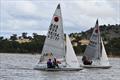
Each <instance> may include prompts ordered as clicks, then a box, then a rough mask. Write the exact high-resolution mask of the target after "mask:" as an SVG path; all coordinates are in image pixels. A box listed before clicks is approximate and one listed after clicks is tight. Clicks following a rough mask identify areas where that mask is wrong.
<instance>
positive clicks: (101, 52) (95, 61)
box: [81, 20, 111, 69]
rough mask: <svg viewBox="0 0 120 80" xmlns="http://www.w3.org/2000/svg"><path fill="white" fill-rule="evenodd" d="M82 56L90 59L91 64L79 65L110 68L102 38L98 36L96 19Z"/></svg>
mask: <svg viewBox="0 0 120 80" xmlns="http://www.w3.org/2000/svg"><path fill="white" fill-rule="evenodd" d="M84 56H85V57H87V59H89V60H90V61H92V64H91V65H84V64H83V65H81V67H84V68H105V69H106V68H110V67H111V66H110V64H109V61H108V57H107V54H106V51H105V47H104V44H103V40H102V38H101V36H100V29H99V25H98V20H97V21H96V25H95V28H94V30H93V33H92V35H91V38H90V43H89V45H88V46H87V48H86V50H85V52H84Z"/></svg>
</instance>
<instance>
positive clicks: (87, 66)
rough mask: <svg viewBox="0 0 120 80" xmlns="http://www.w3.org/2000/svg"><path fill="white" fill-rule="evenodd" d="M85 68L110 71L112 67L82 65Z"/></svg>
mask: <svg viewBox="0 0 120 80" xmlns="http://www.w3.org/2000/svg"><path fill="white" fill-rule="evenodd" d="M80 66H81V67H83V68H101V69H109V68H111V67H112V66H102V65H101V66H98V65H80Z"/></svg>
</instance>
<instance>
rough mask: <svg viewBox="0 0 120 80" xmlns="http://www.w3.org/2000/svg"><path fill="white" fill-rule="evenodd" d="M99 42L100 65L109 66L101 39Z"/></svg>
mask: <svg viewBox="0 0 120 80" xmlns="http://www.w3.org/2000/svg"><path fill="white" fill-rule="evenodd" d="M101 43H102V56H101V60H100V61H101V65H103V66H109V65H110V64H109V60H108V57H107V54H106V51H105V47H104V44H103V41H102V39H101Z"/></svg>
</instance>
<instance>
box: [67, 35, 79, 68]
mask: <svg viewBox="0 0 120 80" xmlns="http://www.w3.org/2000/svg"><path fill="white" fill-rule="evenodd" d="M66 63H67V66H68V67H71V68H78V67H79V66H80V64H79V62H78V59H77V56H76V55H75V52H74V50H73V47H72V44H71V41H70V39H69V37H68V35H66Z"/></svg>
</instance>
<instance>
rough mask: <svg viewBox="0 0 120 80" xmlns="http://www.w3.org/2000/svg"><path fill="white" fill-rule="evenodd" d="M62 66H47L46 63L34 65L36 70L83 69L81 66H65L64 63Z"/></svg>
mask: <svg viewBox="0 0 120 80" xmlns="http://www.w3.org/2000/svg"><path fill="white" fill-rule="evenodd" d="M59 67H60V68H47V65H46V64H39V65H36V66H35V67H34V70H41V71H79V70H82V68H81V67H79V68H70V67H65V66H64V65H62V64H60V65H59Z"/></svg>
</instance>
